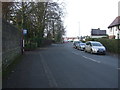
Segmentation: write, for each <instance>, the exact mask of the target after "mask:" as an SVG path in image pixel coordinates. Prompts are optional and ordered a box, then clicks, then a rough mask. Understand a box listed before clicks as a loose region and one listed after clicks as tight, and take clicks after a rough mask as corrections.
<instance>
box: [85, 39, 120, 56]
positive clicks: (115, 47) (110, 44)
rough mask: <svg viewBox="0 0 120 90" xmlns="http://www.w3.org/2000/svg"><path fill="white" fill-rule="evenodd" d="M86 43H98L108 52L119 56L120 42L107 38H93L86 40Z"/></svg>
mask: <svg viewBox="0 0 120 90" xmlns="http://www.w3.org/2000/svg"><path fill="white" fill-rule="evenodd" d="M87 41H99V42H101V43H102V44H103V45H104V46H105V47H106V49H107V51H108V52H111V53H119V54H120V45H119V44H120V40H117V39H107V38H100V39H97V38H94V39H88V40H87Z"/></svg>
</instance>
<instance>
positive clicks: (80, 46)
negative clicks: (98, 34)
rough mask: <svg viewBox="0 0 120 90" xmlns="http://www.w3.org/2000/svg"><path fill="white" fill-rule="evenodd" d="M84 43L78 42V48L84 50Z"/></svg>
mask: <svg viewBox="0 0 120 90" xmlns="http://www.w3.org/2000/svg"><path fill="white" fill-rule="evenodd" d="M85 45H86V44H85V43H79V46H78V47H77V49H78V50H81V51H84V49H85Z"/></svg>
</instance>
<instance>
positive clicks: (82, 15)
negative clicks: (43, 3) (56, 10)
mask: <svg viewBox="0 0 120 90" xmlns="http://www.w3.org/2000/svg"><path fill="white" fill-rule="evenodd" d="M119 1H120V0H64V2H65V8H66V12H67V13H66V15H65V18H64V25H65V27H66V36H67V37H76V36H87V35H90V32H91V29H97V28H100V29H101V30H107V33H108V28H107V27H108V26H109V25H110V24H111V23H112V21H113V20H114V19H115V18H116V17H117V16H118V2H119Z"/></svg>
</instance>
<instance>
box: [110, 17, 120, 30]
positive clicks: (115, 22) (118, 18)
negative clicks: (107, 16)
mask: <svg viewBox="0 0 120 90" xmlns="http://www.w3.org/2000/svg"><path fill="white" fill-rule="evenodd" d="M118 25H120V16H118V17H116V18H115V20H114V21H113V22H112V23H111V24H110V25H109V26H108V28H111V27H114V26H118Z"/></svg>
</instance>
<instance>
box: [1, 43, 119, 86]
mask: <svg viewBox="0 0 120 90" xmlns="http://www.w3.org/2000/svg"><path fill="white" fill-rule="evenodd" d="M119 70H120V68H118V57H113V56H110V55H96V54H90V53H85V52H84V51H79V50H76V49H74V48H73V46H72V43H65V44H52V45H51V46H48V47H44V48H38V49H37V50H35V51H29V52H25V54H24V58H23V59H22V60H21V62H20V63H19V64H18V65H17V66H16V68H15V69H14V70H13V71H11V73H10V75H9V77H8V78H6V79H4V80H3V88H117V87H118V71H119Z"/></svg>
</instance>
